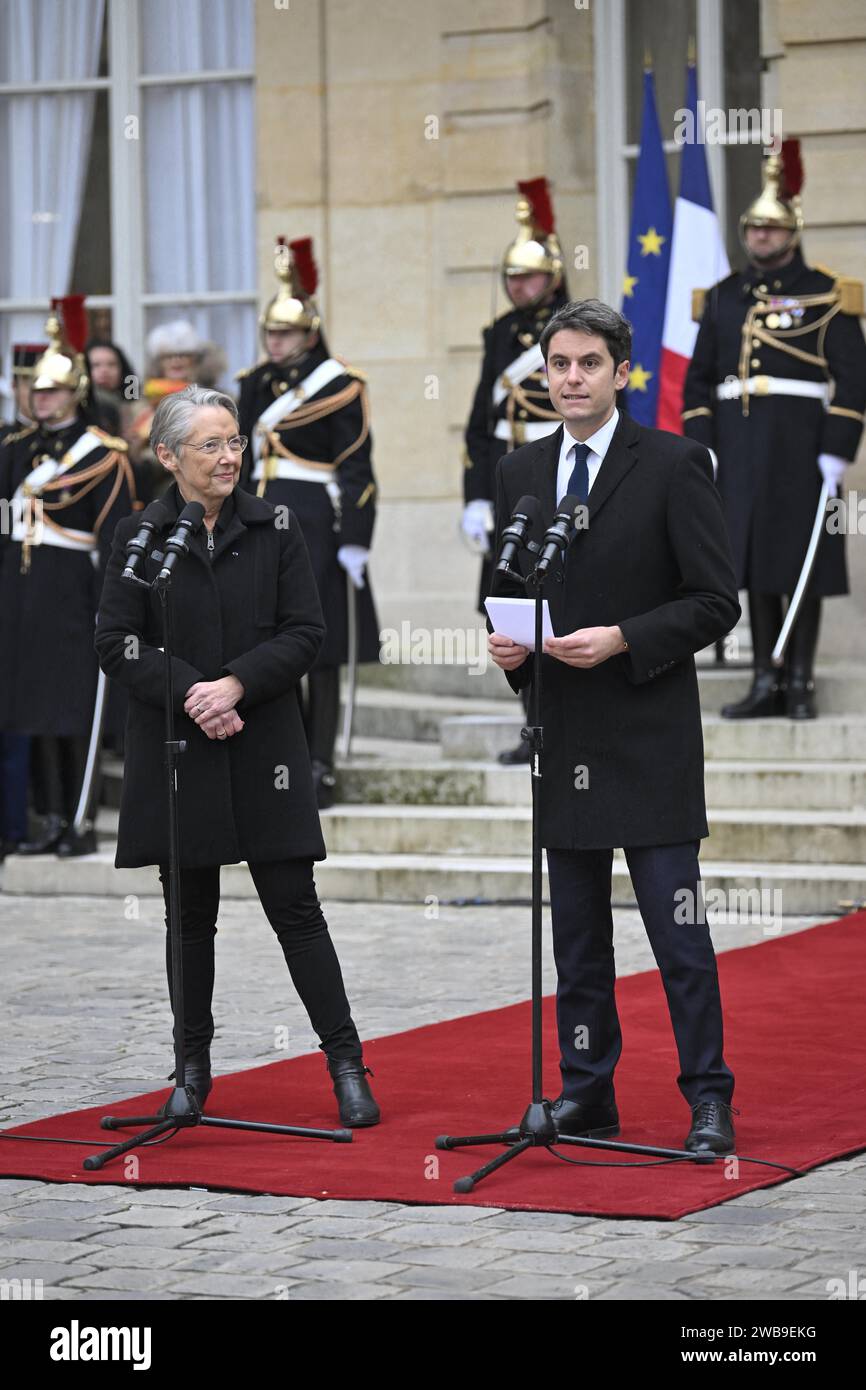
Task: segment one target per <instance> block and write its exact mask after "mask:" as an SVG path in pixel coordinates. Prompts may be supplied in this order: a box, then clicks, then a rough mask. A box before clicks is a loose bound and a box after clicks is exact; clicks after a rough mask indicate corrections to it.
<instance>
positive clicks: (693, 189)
mask: <svg viewBox="0 0 866 1390" xmlns="http://www.w3.org/2000/svg"><path fill="white" fill-rule="evenodd" d="M686 98H687V102H688V106H689V109H690V111H691V113H692V122H691V131H692V133H693V135H694V139H693V140H692V141H691V142H690V143H687V144H685V145H683V153H682V162H681V164H680V191H679V196H678V197H677V201H676V206H675V208H674V230H673V237H672V246H671V265H670V273H669V275H668V291H667V300H666V303H665V326H664V331H663V333H662V358H661V370H660V377H661V380H660V383H659V399H658V411H657V415H656V424H657V425H658V428H659V429H661V430H672V431H673V433H674V434H682V432H683V426H682V420H681V419H680V415H681V412H682V408H683V382H684V381H685V377H686V368H687V367H688V365H689V361H690V360H691V356H692V352H693V350H694V346H695V338H696V337H697V336H698V325H697V324H696V323H694V322H693V321H692V290H695V289H709V288H710V286H711V285H715V284H716V282H717V281H718V280H722V279H724V277H725V276H726V275H727V274H728V273H729V271H730V265H729V264H728V257H727V255H726V254H725V243H724V241H723V239H722V233H721V229H720V227H719V219H718V218H717V216H716V214H715V212H714V211H713V199H712V195H711V193H710V177H709V173H708V171H707V159H706V150H705V146H704V145H703V144H699V143H698V136H699V127H698V83H697V77H696V74H695V69H694V66H693V65H692V64H690V65H689V68H688V73H687V77H686Z"/></svg>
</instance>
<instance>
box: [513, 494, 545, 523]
mask: <svg viewBox="0 0 866 1390" xmlns="http://www.w3.org/2000/svg"><path fill="white" fill-rule="evenodd" d="M512 516H527V517H529V520H530V522H531V524H532V529H533V530H535V528H536V527H537V526H539V525H540V523H541V503H540V502H539V500H538V498H537V497H529V496H527V497H521V499H520V501H519V502H518V504H517V506H516V507H515V508H514V511H513V512H512Z"/></svg>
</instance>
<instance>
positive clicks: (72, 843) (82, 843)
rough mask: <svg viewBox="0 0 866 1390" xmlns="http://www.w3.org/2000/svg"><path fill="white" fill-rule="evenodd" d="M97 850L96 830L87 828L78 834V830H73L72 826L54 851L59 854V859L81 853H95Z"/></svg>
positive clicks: (74, 856) (70, 857)
mask: <svg viewBox="0 0 866 1390" xmlns="http://www.w3.org/2000/svg"><path fill="white" fill-rule="evenodd" d="M96 850H97V845H96V831H95V830H93V829H90V830H85V831H83V832H82V833H81V834H78V832H77V831H75V830H73V829H72V827H71V826H70V828H69V829H68V830H67V832H66V834H65V835H64V836H63V839H62V840H61V841H60V842H59V843H58V845H57V848H56V850H55V851H54V853H55V854H56V855H57V857H58V859H74V858H77V856H78V855H80V854H95V853H96Z"/></svg>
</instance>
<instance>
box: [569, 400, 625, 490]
mask: <svg viewBox="0 0 866 1390" xmlns="http://www.w3.org/2000/svg"><path fill="white" fill-rule="evenodd" d="M618 424H619V411H618V410H617V408H616V406H614V409H613V414H612V415H611V417H610V419H609V420H607V421H606V422H605V424H603V425H602V426H601V429H598V430H596V432H595V434H591V435H590V436H589V438H588V439H585V440H584V441H583V442H584V444H586V445H587V446H588V448H589V455H588V457H587V460H586V467H587V472H588V473H589V490H590V492H591V491H592V485H593V483H594V482H595V480H596V478H597V477H598V470H599V469H600V468H601V465H602V464H603V463H604V456H605V454H606V453H607V451H608V449H609V448H610V441H611V440H612V439H613V436H614V431H615V430H616V427H617V425H618ZM577 442H578V441H577V440H576V439H574V438H573V437H572V435H570V434H569V432H568V426H567V425H566V426H564V427H563V431H562V447H561V448H560V451H559V467H558V469H557V471H556V504H557V506H559V503H560V502H561V501H562V499H563V497H564V496H565V494H566V492H567V491H568V480H569V478H570V477H571V475H572V473H573V472H574V446H575V444H576V443H577Z"/></svg>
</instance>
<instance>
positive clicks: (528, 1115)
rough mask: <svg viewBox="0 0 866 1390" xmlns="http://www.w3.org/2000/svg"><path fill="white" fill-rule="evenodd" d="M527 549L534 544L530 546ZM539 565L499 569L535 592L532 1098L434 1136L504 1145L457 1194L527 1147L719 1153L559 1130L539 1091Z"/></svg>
mask: <svg viewBox="0 0 866 1390" xmlns="http://www.w3.org/2000/svg"><path fill="white" fill-rule="evenodd" d="M528 548H529V549H531V550H537V548H538V547H536V546H534V545H531V544H530V546H529V547H528ZM539 569H540V567H539V566H538V565H537V566H536V568H535V570H534V571H533V573H532V574H531V575H529V576H528V578H525V579H524V577H523V576H522V575H521V574H520V573H519V572H518V571H517V570H514V569H511V567H510V566H504V567H502V572H504V573H506V574H509V575H510V576H511V577H512V578H514V579H517V580H518V581H519V582H520V583H521V584H523V585H524V586H525V587H526V588H533V589H534V591H535V651H534V653H533V659H532V702H531V711H532V713H531V719H532V723H531V724H530V725H529V726H527V727H526V728H524V729H522V730H521V737H522V738H524V739H526V741H527V742H528V743H529V747H530V751H531V753H532V769H531V770H532V1099H531V1100H530V1102H529V1105H528V1106H527V1108H526V1111H525V1113H524V1115H523V1119H522V1120H521V1121H520V1124H519V1125H516V1126H513V1127H512V1128H511V1129H506V1130H503V1131H501V1132H500V1133H498V1134H465V1135H459V1136H455V1135H449V1134H440V1135H439V1136H438V1138H437V1140H436V1148H437V1149H462V1148H469V1147H474V1146H475V1145H479V1146H483V1145H491V1144H495V1145H505V1146H506V1148H505V1152H504V1153H501V1154H498V1155H497V1156H496V1158H493V1159H491V1160H490V1162H489V1163H485V1164H484V1165H483V1167H481V1168H478V1169H476V1171H475V1172H474V1173H470V1174H469V1175H468V1176H467V1177H464V1178H458V1179H457V1180H456V1182H455V1183H454V1191H455V1192H471V1191H472V1190H473V1188H474V1187H476V1186H477V1184H478V1183H480V1182H482V1181H483V1180H484V1178H488V1177H489V1176H490V1174H491V1173H495V1172H496V1170H497V1168H502V1167H503V1166H504V1165H505V1164H506V1163H510V1162H511V1161H512V1160H513V1159H515V1158H519V1156H520V1155H521V1154H523V1153H526V1151H527V1149H533V1148H544V1149H549V1148H550V1147H551V1146H552V1145H560V1144H566V1145H573V1146H575V1147H581V1148H593V1149H610V1150H614V1151H616V1152H619V1153H633V1154H643V1155H650V1156H652V1157H654V1158H668V1159H688V1160H690V1161H691V1162H694V1163H713V1162H715V1159H716V1157H717V1155H716V1154H713V1153H689V1152H688V1151H687V1150H686V1149H662V1148H657V1147H655V1146H652V1145H648V1144H624V1143H621V1142H619V1141H616V1140H610V1139H591V1138H589V1137H583V1136H578V1135H572V1134H557V1131H556V1126H555V1124H554V1122H553V1117H552V1115H551V1105H550V1101H549V1100H547V1099H545V1097H544V1095H543V1081H542V1075H541V1071H542V1033H541V988H542V985H541V900H542V866H541V850H542V846H541V794H542V789H541V751H542V748H543V747H544V729H543V727H542V723H541V671H542V664H541V655H542V650H541V649H542V643H543V589H544V583H545V579H546V578H547V574H546V572H545V570H541V572H539Z"/></svg>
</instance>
